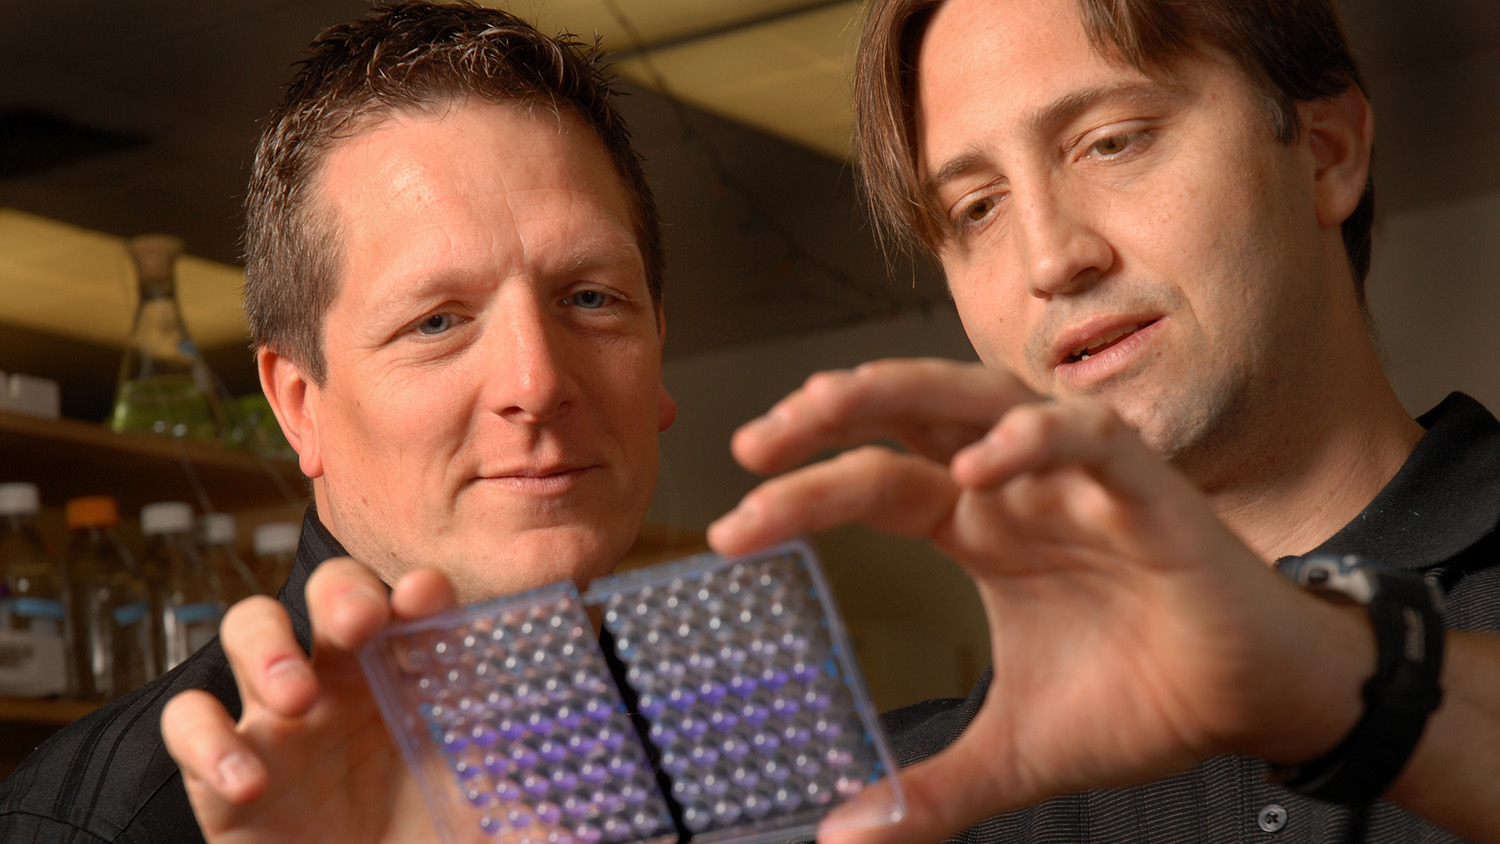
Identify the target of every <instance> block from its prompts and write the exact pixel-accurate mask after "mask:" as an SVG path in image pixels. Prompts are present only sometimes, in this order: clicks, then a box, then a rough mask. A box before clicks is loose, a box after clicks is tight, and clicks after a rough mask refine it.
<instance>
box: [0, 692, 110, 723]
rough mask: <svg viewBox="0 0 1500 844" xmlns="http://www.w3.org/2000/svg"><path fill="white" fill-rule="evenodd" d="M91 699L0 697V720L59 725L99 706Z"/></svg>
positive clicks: (76, 718) (69, 721) (74, 719)
mask: <svg viewBox="0 0 1500 844" xmlns="http://www.w3.org/2000/svg"><path fill="white" fill-rule="evenodd" d="M99 705H100V704H99V702H98V701H92V700H22V699H20V698H8V697H0V722H4V723H7V724H17V723H19V724H51V725H55V726H61V725H63V724H68V723H71V722H73V721H76V720H78V719H79V718H82V717H83V716H85V715H87V714H89V713H90V712H93V711H94V710H95V709H97V708H99Z"/></svg>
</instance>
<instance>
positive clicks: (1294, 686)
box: [709, 360, 1374, 844]
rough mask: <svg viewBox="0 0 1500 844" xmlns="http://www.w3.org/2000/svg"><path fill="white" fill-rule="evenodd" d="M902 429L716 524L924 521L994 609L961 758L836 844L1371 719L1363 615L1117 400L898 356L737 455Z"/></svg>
mask: <svg viewBox="0 0 1500 844" xmlns="http://www.w3.org/2000/svg"><path fill="white" fill-rule="evenodd" d="M882 440H886V441H889V440H894V441H897V442H899V443H901V444H902V445H904V446H905V447H906V448H907V449H909V451H907V452H898V451H896V450H893V449H891V448H888V447H884V446H879V445H863V446H861V447H859V448H857V449H855V450H852V451H848V452H844V453H842V454H840V455H838V456H836V457H832V458H830V459H828V460H825V461H823V462H819V463H815V464H812V465H810V466H806V467H803V468H801V469H797V470H795V471H791V472H788V473H787V474H784V475H781V476H779V477H776V478H773V479H771V480H768V481H766V482H764V483H763V484H762V485H761V486H759V487H758V488H756V489H755V490H754V491H752V492H751V493H750V494H749V495H747V496H746V498H745V500H744V501H743V502H742V503H741V505H740V506H739V507H737V508H736V509H735V510H734V511H732V512H731V513H729V514H728V515H726V516H725V517H724V518H722V519H721V520H719V521H718V522H717V523H715V524H714V525H713V526H712V527H711V528H710V531H709V541H710V543H711V544H713V545H714V547H715V548H716V549H717V550H719V551H721V552H725V553H742V552H745V551H748V550H750V549H752V548H754V547H757V546H760V545H764V544H768V543H771V542H775V541H778V540H781V539H784V538H787V537H789V536H792V535H795V534H797V533H800V532H804V531H817V530H822V529H826V528H829V527H833V526H835V525H840V524H846V523H862V524H866V525H870V526H872V527H875V528H879V529H882V530H886V531H889V532H893V533H898V534H903V535H911V536H924V537H927V538H928V539H930V540H931V541H932V542H933V543H934V544H935V545H936V546H937V547H938V548H939V549H940V550H942V551H943V552H944V553H946V554H948V555H949V556H951V557H953V558H954V559H955V560H957V561H958V562H959V563H960V564H962V565H963V566H964V567H965V569H966V570H967V571H968V572H969V574H970V575H971V577H972V578H973V579H974V581H975V584H976V586H977V587H978V589H979V593H980V596H981V598H982V600H983V602H984V606H985V609H986V613H987V615H988V619H989V625H990V635H991V648H992V654H993V658H994V664H995V675H994V681H993V683H992V685H991V688H990V694H989V697H988V699H987V700H986V702H985V705H984V707H983V708H982V709H981V711H980V712H979V714H978V716H977V717H976V719H975V721H974V723H973V724H972V725H971V726H970V727H969V729H968V730H967V731H966V732H965V733H964V734H963V736H962V737H961V738H960V739H959V740H958V741H957V742H956V743H955V744H954V745H953V746H952V747H951V748H950V749H949V750H947V751H946V752H944V753H942V754H940V755H939V756H937V757H934V758H933V759H931V760H929V761H928V762H926V763H923V764H921V765H919V766H916V767H913V768H911V769H909V770H907V771H905V772H903V774H902V781H903V783H904V784H905V787H906V789H907V791H908V794H909V798H908V803H909V806H910V812H909V817H908V819H907V820H906V821H905V822H903V823H902V824H901V825H899V826H896V827H891V828H887V829H884V830H880V829H876V830H873V831H872V830H864V831H856V830H855V829H851V828H850V827H848V826H847V825H846V824H844V823H842V821H843V820H844V819H842V818H841V819H837V820H835V821H834V822H831V823H830V825H829V826H828V827H827V828H826V830H825V835H823V836H820V840H823V841H825V842H835V844H838V842H845V841H848V840H851V836H857V837H858V838H859V840H862V841H881V840H890V841H897V840H900V841H936V840H939V839H941V838H942V837H944V835H946V834H949V833H952V832H956V831H958V830H960V829H963V828H964V827H966V826H969V825H971V824H972V823H975V822H977V821H978V820H981V819H983V818H984V817H988V816H990V815H993V814H996V813H999V812H1002V811H1006V810H1009V809H1013V808H1018V807H1021V806H1025V805H1029V804H1031V803H1033V802H1036V801H1038V800H1041V799H1044V798H1046V797H1050V796H1053V795H1057V794H1063V793H1068V792H1071V791H1076V790H1079V789H1083V788H1090V787H1102V786H1111V785H1122V784H1127V783H1134V782H1141V781H1146V780H1151V779H1156V778H1159V777H1161V776H1164V775H1166V774H1169V773H1173V772H1176V771H1179V770H1183V769H1185V768H1188V767H1190V766H1191V765H1193V764H1194V763H1196V762H1198V761H1199V760H1201V759H1204V758H1207V757H1209V756H1212V755H1215V754H1218V753H1223V752H1226V751H1242V752H1250V753H1256V754H1258V755H1261V756H1264V757H1266V758H1270V759H1273V760H1278V761H1296V760H1300V759H1304V758H1310V757H1312V756H1314V755H1317V754H1318V753H1320V752H1322V751H1323V750H1326V749H1328V748H1329V747H1331V746H1332V744H1333V743H1335V742H1336V741H1337V740H1338V739H1339V738H1340V737H1341V736H1342V735H1344V734H1345V733H1346V732H1347V731H1348V729H1349V728H1350V727H1351V726H1352V725H1353V723H1354V721H1355V720H1356V719H1357V718H1358V716H1359V713H1360V702H1359V699H1358V696H1357V693H1356V692H1357V689H1358V686H1359V683H1360V682H1362V680H1363V679H1364V676H1368V674H1369V672H1370V670H1372V669H1373V666H1374V657H1373V646H1372V642H1371V640H1370V634H1369V632H1368V629H1367V628H1364V627H1362V623H1361V619H1360V618H1359V616H1358V613H1357V612H1355V613H1352V614H1351V613H1350V612H1349V611H1346V610H1344V609H1341V608H1335V607H1331V606H1328V605H1326V604H1324V603H1322V602H1320V601H1318V600H1317V599H1314V598H1310V597H1308V596H1306V595H1304V594H1303V593H1301V592H1300V591H1299V590H1297V589H1296V588H1295V587H1293V586H1291V585H1290V584H1288V583H1286V582H1285V581H1283V580H1282V579H1281V578H1280V577H1279V576H1277V575H1275V574H1274V573H1273V572H1271V571H1270V570H1269V568H1268V566H1267V565H1266V564H1265V563H1264V562H1263V561H1261V560H1259V559H1258V558H1256V556H1255V555H1254V554H1253V553H1251V552H1250V550H1249V549H1247V548H1246V547H1245V546H1244V545H1243V544H1242V543H1240V542H1239V541H1238V539H1237V538H1236V537H1235V536H1234V535H1233V534H1232V533H1231V532H1230V530H1229V529H1228V528H1226V527H1225V526H1224V525H1223V524H1221V523H1220V522H1219V521H1218V520H1217V518H1216V517H1215V515H1214V512H1213V510H1212V509H1211V508H1210V506H1209V503H1208V501H1207V500H1206V499H1205V498H1204V497H1203V496H1202V495H1201V494H1200V493H1199V492H1198V490H1196V489H1195V488H1194V487H1193V486H1192V485H1191V484H1190V483H1189V482H1188V481H1187V480H1186V479H1185V478H1183V477H1182V476H1180V475H1179V474H1178V473H1177V472H1176V471H1174V470H1173V469H1172V468H1171V467H1169V466H1168V465H1166V464H1165V463H1164V462H1162V461H1161V460H1160V459H1159V458H1158V457H1156V456H1155V455H1154V454H1152V453H1151V452H1150V451H1149V450H1148V449H1147V448H1146V447H1145V445H1144V444H1143V443H1142V442H1141V441H1140V439H1139V437H1137V436H1136V434H1135V433H1134V432H1133V431H1132V430H1130V429H1129V428H1128V427H1127V426H1126V425H1124V424H1123V423H1121V422H1120V421H1119V420H1118V419H1117V418H1116V417H1115V416H1114V415H1113V414H1112V413H1111V412H1110V411H1109V410H1108V409H1107V408H1105V407H1104V406H1102V405H1100V404H1098V403H1095V402H1090V401H1065V402H1053V401H1047V400H1042V399H1040V398H1038V397H1036V396H1034V395H1032V394H1031V393H1030V392H1029V391H1027V390H1026V389H1025V387H1024V386H1022V385H1021V384H1020V383H1019V382H1018V381H1017V380H1016V379H1014V378H1013V377H1010V376H1009V375H1007V374H1005V373H1002V372H995V371H993V370H987V369H984V368H982V367H979V366H975V365H967V364H957V363H951V362H943V361H931V360H928V361H883V362H877V363H874V364H867V365H865V366H863V367H860V368H859V369H856V370H853V371H851V372H844V373H825V374H822V375H817V376H814V377H813V378H812V379H810V380H809V381H808V382H807V384H806V385H805V386H804V387H803V388H802V389H800V390H798V391H797V392H795V393H793V394H792V395H790V396H788V397H787V398H786V399H784V400H783V401H782V402H780V403H779V404H778V405H777V406H776V407H775V408H774V409H773V410H772V411H771V412H770V413H769V414H767V416H765V417H762V418H761V419H759V420H756V421H754V422H751V423H750V424H748V425H746V426H745V427H744V428H742V429H741V430H740V431H739V432H738V434H737V435H736V437H735V440H734V452H735V455H736V457H737V459H739V461H740V462H741V463H742V464H744V465H745V466H746V467H747V468H750V469H752V470H755V471H761V472H774V471H781V470H784V469H787V468H788V467H789V466H790V465H792V464H793V463H795V462H796V461H799V460H802V459H805V458H806V457H808V456H810V455H813V454H817V453H818V452H820V451H821V450H823V449H826V448H827V447H829V446H833V445H853V444H856V443H860V442H866V443H868V442H879V441H882ZM1338 649H1342V650H1343V653H1342V656H1343V657H1344V658H1343V660H1338V659H1331V660H1324V661H1320V659H1321V658H1323V657H1326V656H1327V655H1328V654H1329V653H1330V652H1332V651H1335V650H1338ZM1361 649H1363V650H1361ZM1350 653H1353V654H1360V655H1361V656H1360V657H1359V658H1358V659H1355V660H1352V661H1351V660H1349V659H1348V654H1350ZM1289 655H1290V656H1289ZM1365 657H1368V658H1367V659H1366V658H1365ZM1351 662H1352V664H1351ZM1268 666H1275V670H1276V671H1277V676H1278V678H1279V679H1278V682H1276V683H1267V682H1265V680H1264V673H1265V671H1266V670H1267V667H1268ZM1329 666H1335V667H1332V668H1330V667H1329ZM1361 671H1363V672H1364V673H1363V675H1361V674H1360V672H1361ZM1330 701H1334V702H1335V703H1334V704H1333V705H1330ZM1294 719H1295V726H1292V727H1288V724H1287V722H1288V721H1289V720H1294ZM1273 727H1274V728H1277V729H1279V733H1278V732H1276V731H1273V730H1272V728H1273ZM859 810H860V804H859V803H858V802H856V803H855V804H853V805H851V806H850V807H848V811H849V812H850V813H857V812H858V811H859Z"/></svg>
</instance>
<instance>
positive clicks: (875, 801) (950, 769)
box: [817, 740, 1016, 844]
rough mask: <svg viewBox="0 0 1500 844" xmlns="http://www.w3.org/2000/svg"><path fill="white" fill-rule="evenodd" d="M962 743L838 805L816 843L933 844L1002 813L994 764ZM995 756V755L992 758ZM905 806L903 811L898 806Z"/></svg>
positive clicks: (1001, 794)
mask: <svg viewBox="0 0 1500 844" xmlns="http://www.w3.org/2000/svg"><path fill="white" fill-rule="evenodd" d="M976 750H977V748H976V747H975V746H974V744H973V743H972V742H964V741H962V740H960V741H959V742H958V743H956V744H955V745H954V746H952V747H950V748H949V749H947V750H945V751H943V752H942V753H940V754H938V755H937V756H934V757H933V758H931V759H928V760H927V761H925V762H922V763H919V764H917V765H913V766H912V767H910V768H906V769H905V770H903V771H901V772H900V774H899V775H897V777H896V779H895V781H894V782H893V781H892V780H891V779H887V780H883V781H881V782H879V783H876V784H875V785H872V786H870V787H869V788H867V789H865V790H864V791H862V792H860V794H859V795H858V796H856V797H855V798H854V799H852V800H850V801H849V802H847V803H844V804H843V805H841V806H839V807H838V808H837V809H835V810H833V811H832V812H830V813H829V814H828V816H827V817H825V818H824V819H823V821H822V822H821V823H820V824H819V825H818V839H817V840H818V841H819V842H820V844H935V842H939V841H942V840H944V839H946V838H948V837H949V836H951V835H954V834H955V833H957V832H959V831H961V830H964V829H967V828H968V827H970V826H973V825H974V824H975V823H978V822H979V821H981V820H983V819H984V818H986V817H989V816H991V815H995V814H998V813H999V812H1001V811H1007V810H1009V809H1010V808H1016V806H1014V805H1008V804H1010V803H1011V801H1008V800H1006V799H1005V794H1006V789H1005V788H1003V787H1001V786H999V785H997V784H996V783H995V782H994V781H993V780H992V779H991V778H990V777H991V776H992V773H991V772H992V770H993V767H994V765H993V760H992V759H991V760H989V763H988V764H986V763H985V761H983V760H980V759H978V758H973V757H974V754H975V752H976ZM991 755H993V754H991ZM902 802H904V804H905V808H904V811H900V810H899V807H900V805H901V803H902Z"/></svg>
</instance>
